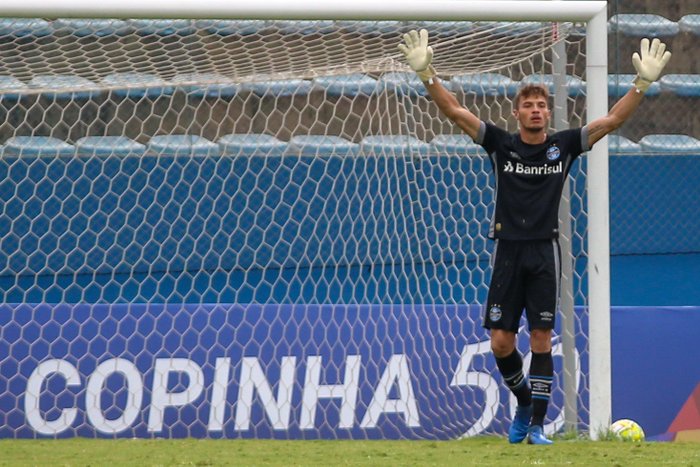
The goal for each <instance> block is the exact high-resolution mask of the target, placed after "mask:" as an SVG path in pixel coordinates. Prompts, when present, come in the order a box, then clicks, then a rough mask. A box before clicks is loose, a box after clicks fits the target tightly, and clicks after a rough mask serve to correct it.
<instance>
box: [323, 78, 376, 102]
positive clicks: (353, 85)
mask: <svg viewBox="0 0 700 467" xmlns="http://www.w3.org/2000/svg"><path fill="white" fill-rule="evenodd" d="M312 83H313V85H314V86H315V87H318V88H321V89H324V90H325V91H326V93H327V94H328V95H329V96H352V97H355V96H357V95H365V96H369V95H372V94H374V93H376V92H377V86H378V84H377V80H376V79H374V78H372V77H370V76H367V75H364V74H362V73H353V74H350V75H339V76H320V77H318V78H314V79H313V80H312Z"/></svg>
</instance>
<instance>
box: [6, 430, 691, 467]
mask: <svg viewBox="0 0 700 467" xmlns="http://www.w3.org/2000/svg"><path fill="white" fill-rule="evenodd" d="M25 465H40V466H49V465H50V466H101V465H105V466H106V465H109V466H120V465H123V466H127V465H128V466H160V465H162V466H166V465H167V466H170V465H187V466H215V465H236V466H245V465H284V466H294V465H299V466H314V465H319V466H321V465H324V466H325V465H381V466H390V465H397V466H398V465H400V466H407V465H416V466H431V465H435V466H437V465H445V466H447V465H450V466H452V465H508V466H510V465H538V466H539V465H586V466H621V467H626V466H657V465H685V466H699V467H700V444H698V443H692V442H685V443H623V442H620V441H584V440H575V439H566V438H560V439H557V440H556V442H555V444H554V445H553V446H545V447H542V446H528V445H525V444H522V445H509V444H508V442H507V441H506V440H505V439H503V438H497V437H478V438H471V439H465V440H459V441H265V440H194V439H185V440H124V439H120V440H101V439H100V440H97V439H81V438H78V439H65V440H0V466H25Z"/></svg>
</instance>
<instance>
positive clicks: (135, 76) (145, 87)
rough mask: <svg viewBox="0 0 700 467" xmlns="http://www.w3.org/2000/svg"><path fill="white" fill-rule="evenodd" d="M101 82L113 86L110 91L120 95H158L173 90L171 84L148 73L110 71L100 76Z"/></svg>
mask: <svg viewBox="0 0 700 467" xmlns="http://www.w3.org/2000/svg"><path fill="white" fill-rule="evenodd" d="M102 84H103V85H104V86H109V87H113V88H115V89H114V90H113V91H112V92H113V93H114V95H116V96H121V97H130V98H142V97H159V96H162V95H170V94H172V93H173V92H174V88H173V87H172V86H169V85H166V83H165V81H163V80H162V79H161V78H159V77H158V76H156V75H152V74H150V73H135V72H124V73H112V74H109V75H107V76H105V77H104V78H102Z"/></svg>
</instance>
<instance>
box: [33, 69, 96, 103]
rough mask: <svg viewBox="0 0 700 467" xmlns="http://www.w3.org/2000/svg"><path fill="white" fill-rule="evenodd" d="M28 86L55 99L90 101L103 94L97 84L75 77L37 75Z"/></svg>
mask: <svg viewBox="0 0 700 467" xmlns="http://www.w3.org/2000/svg"><path fill="white" fill-rule="evenodd" d="M27 85H28V87H29V88H30V89H31V88H34V89H41V94H42V95H44V96H49V97H52V98H55V99H90V98H92V97H97V96H99V95H100V93H101V91H100V90H99V89H97V88H98V86H97V84H96V83H93V82H92V81H90V80H89V79H87V78H83V77H81V76H74V75H37V76H35V77H33V78H32V79H31V81H29V83H27Z"/></svg>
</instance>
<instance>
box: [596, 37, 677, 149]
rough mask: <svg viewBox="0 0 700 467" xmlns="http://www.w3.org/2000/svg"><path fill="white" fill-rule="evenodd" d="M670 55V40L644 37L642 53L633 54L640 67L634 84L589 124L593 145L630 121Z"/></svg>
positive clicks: (636, 65)
mask: <svg viewBox="0 0 700 467" xmlns="http://www.w3.org/2000/svg"><path fill="white" fill-rule="evenodd" d="M670 59H671V52H668V51H666V44H664V43H663V42H661V41H660V40H659V39H654V40H653V41H652V42H651V46H650V45H649V39H642V42H641V56H640V55H639V54H638V53H637V52H635V53H634V55H632V64H633V65H634V68H635V69H636V70H637V77H636V78H635V79H634V87H633V88H632V89H630V90H629V91H628V92H627V94H625V95H624V96H622V99H620V100H619V101H617V103H615V105H613V107H612V108H611V109H610V111H609V112H608V114H607V115H606V116H605V117H601V118H598V119H596V120H594V121H592V122H591V123H589V124H588V125H587V126H586V128H587V129H588V147H589V148H590V147H591V146H593V144H594V143H595V142H596V141H598V140H599V139H601V138H602V137H604V136H605V135H607V134H608V133H611V132H613V131H614V130H616V129H618V128H620V127H621V126H622V124H623V123H625V121H627V119H628V118H629V117H630V116H631V115H632V114H633V113H634V111H635V110H636V109H637V107H639V104H640V103H641V102H642V98H643V96H644V93H645V92H646V90H647V89H649V86H651V84H652V83H653V82H654V81H656V80H657V79H658V78H659V75H661V71H662V70H663V69H664V67H665V66H666V64H667V63H668V61H669V60H670Z"/></svg>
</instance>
